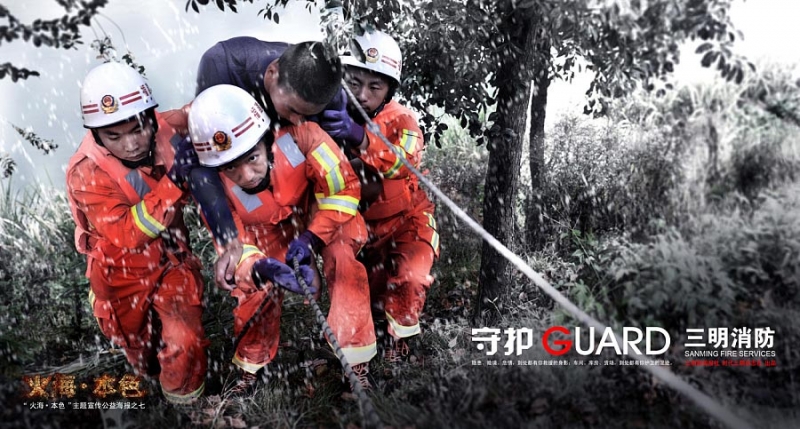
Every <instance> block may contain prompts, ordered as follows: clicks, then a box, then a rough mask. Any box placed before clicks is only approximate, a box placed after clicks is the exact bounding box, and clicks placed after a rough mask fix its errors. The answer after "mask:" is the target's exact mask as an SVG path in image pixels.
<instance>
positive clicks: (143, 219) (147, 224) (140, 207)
mask: <svg viewBox="0 0 800 429" xmlns="http://www.w3.org/2000/svg"><path fill="white" fill-rule="evenodd" d="M131 213H132V214H133V221H134V222H135V223H136V226H137V227H138V228H139V230H141V231H142V232H143V233H145V235H147V236H148V237H150V238H156V237H158V234H159V233H161V231H163V230H165V229H167V228H166V227H165V226H164V225H161V223H160V222H158V221H157V220H155V219H153V217H152V216H150V213H148V212H147V208H146V207H145V205H144V201H139V202H138V203H137V204H136V205H134V206H133V207H131Z"/></svg>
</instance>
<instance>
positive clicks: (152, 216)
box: [66, 112, 187, 277]
mask: <svg viewBox="0 0 800 429" xmlns="http://www.w3.org/2000/svg"><path fill="white" fill-rule="evenodd" d="M156 119H157V121H158V125H159V128H158V133H157V134H156V148H155V167H140V168H137V169H134V170H131V169H129V168H127V167H125V166H124V165H122V163H121V162H120V161H119V160H118V159H117V158H116V157H114V156H113V155H112V154H111V153H110V152H109V151H108V149H106V148H104V147H102V146H100V145H98V144H97V143H96V142H95V140H94V137H93V136H92V133H91V132H88V133H87V134H86V136H85V137H84V139H83V141H82V142H81V145H80V147H79V148H78V150H77V152H76V153H75V154H74V155H73V156H72V158H71V159H70V162H69V165H68V167H67V175H66V176H67V187H68V198H69V203H70V209H71V210H72V216H73V218H74V219H75V223H76V228H75V247H76V249H77V250H78V251H79V252H81V253H83V254H85V255H87V256H88V257H89V258H90V261H89V264H88V266H89V268H87V273H86V274H87V277H88V276H89V274H90V273H89V269H90V268H91V266H92V264H91V259H97V260H98V261H100V262H101V263H103V264H104V265H114V266H125V267H132V268H133V267H135V268H141V267H148V266H152V264H153V261H156V262H157V261H159V260H160V258H161V256H162V253H163V252H164V251H165V249H164V246H163V241H162V237H166V236H168V235H169V234H171V233H174V231H175V229H176V228H177V229H178V230H180V231H181V232H183V233H184V234H185V233H186V227H185V226H184V224H183V216H181V215H180V213H181V212H180V209H181V206H182V199H183V196H184V191H183V190H182V189H181V188H179V187H178V186H176V185H175V184H174V183H173V182H172V181H171V180H170V179H169V178H168V177H167V175H166V174H165V172H166V171H168V170H169V168H170V167H171V166H172V162H173V159H174V155H175V153H174V149H173V146H172V144H171V143H170V139H172V138H180V137H179V136H177V135H176V133H175V130H174V129H173V128H172V127H170V126H169V125H168V124H167V123H166V122H165V121H164V119H163V117H162V115H161V114H160V113H158V112H156ZM154 170H157V172H154ZM157 176H161V177H157ZM170 230H172V231H170ZM186 236H187V235H183V237H186ZM181 244H183V245H185V243H181Z"/></svg>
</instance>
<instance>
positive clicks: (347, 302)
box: [189, 84, 376, 387]
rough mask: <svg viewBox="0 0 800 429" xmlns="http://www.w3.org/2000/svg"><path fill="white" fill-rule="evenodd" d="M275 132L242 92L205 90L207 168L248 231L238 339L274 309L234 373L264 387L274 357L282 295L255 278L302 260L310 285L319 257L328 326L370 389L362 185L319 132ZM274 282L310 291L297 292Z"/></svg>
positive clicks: (199, 109)
mask: <svg viewBox="0 0 800 429" xmlns="http://www.w3.org/2000/svg"><path fill="white" fill-rule="evenodd" d="M270 126H271V124H270V119H269V118H268V117H267V115H266V114H265V112H264V110H263V109H262V108H261V106H260V105H259V104H258V103H257V102H256V100H255V99H254V98H253V97H252V96H251V95H250V94H248V93H247V92H246V91H245V90H243V89H241V88H239V87H236V86H233V85H225V84H223V85H216V86H212V87H210V88H208V89H206V90H205V91H203V92H202V93H200V94H199V95H198V96H197V98H195V100H194V101H193V103H192V109H191V111H190V113H189V132H190V135H191V138H192V142H193V144H194V147H195V150H196V151H197V154H198V158H199V161H200V164H201V165H203V166H206V167H214V168H216V169H217V171H219V172H220V177H221V179H222V181H223V184H224V187H225V192H226V195H227V199H228V201H229V204H230V208H231V211H232V213H233V217H234V220H235V221H236V223H237V224H240V225H242V227H240V228H241V230H240V231H239V236H240V237H243V240H242V241H243V244H244V249H245V250H244V252H243V255H242V258H241V259H240V261H239V264H238V266H237V267H236V276H235V277H236V288H234V289H233V290H232V292H231V293H232V295H233V296H234V297H236V298H237V299H238V302H239V305H238V307H237V308H236V309H235V310H234V315H235V322H234V333H235V334H236V335H237V336H238V335H239V334H240V331H241V329H242V326H243V325H245V324H246V323H247V321H248V320H251V318H253V315H254V313H255V310H256V309H257V308H258V306H259V305H260V303H261V302H263V300H264V299H270V300H271V301H270V302H269V303H268V304H267V307H266V308H265V309H264V316H263V317H262V319H261V320H260V321H257V322H256V323H255V324H254V325H253V327H252V328H250V330H249V331H248V332H247V333H246V334H245V335H244V337H243V338H242V340H241V342H240V343H239V346H238V348H237V350H236V354H235V357H234V364H236V365H237V366H239V367H240V368H241V369H242V370H243V373H242V375H241V377H240V380H242V382H241V383H240V385H245V386H249V385H252V384H253V383H255V381H256V380H257V379H256V377H255V376H254V374H255V373H256V372H257V371H258V370H259V369H261V368H262V367H263V366H264V365H266V364H267V363H268V362H269V361H271V360H272V359H273V358H274V356H275V353H276V351H277V347H278V336H279V332H280V329H279V323H280V314H281V311H280V310H281V301H282V296H283V294H282V291H281V290H280V289H276V288H274V286H270V284H269V283H266V284H265V285H264V287H263V289H259V287H258V283H259V282H258V281H254V280H253V278H256V279H257V278H262V279H268V280H272V279H271V278H270V275H271V273H273V272H281V273H283V272H286V269H287V268H288V267H286V268H284V267H285V265H283V266H281V265H282V264H279V263H276V262H277V261H274V262H270V263H267V262H265V261H269V260H270V259H272V260H285V261H286V263H287V264H288V265H289V266H293V261H294V259H295V258H296V259H297V260H298V261H299V263H300V265H301V269H303V270H304V271H303V277H304V278H305V279H306V282H307V283H310V282H311V281H312V280H313V278H314V271H315V264H314V256H313V254H314V253H316V252H319V253H320V254H321V256H322V260H323V270H324V274H325V278H326V279H327V284H328V289H329V291H330V298H331V307H330V312H329V314H328V324H329V325H330V327H331V329H332V330H333V333H334V334H335V335H336V337H337V339H338V342H339V344H340V346H341V347H342V351H343V352H344V355H345V356H346V357H347V360H348V361H349V363H350V364H351V365H353V369H354V371H355V372H356V374H357V375H359V380H360V381H361V384H362V385H363V386H364V387H369V380H368V379H367V375H368V372H369V369H368V362H369V360H370V359H372V357H373V356H374V355H375V353H376V345H375V330H374V326H373V324H372V318H371V314H370V301H369V285H368V282H367V273H366V271H365V269H364V267H363V265H361V264H360V263H359V262H358V261H357V260H356V254H357V253H358V251H359V249H360V248H361V246H362V245H363V244H364V242H365V241H366V238H367V234H366V225H365V224H364V220H363V218H362V217H361V215H360V214H359V213H358V203H359V193H360V187H359V182H358V178H357V176H356V175H355V173H354V172H353V170H352V168H351V167H350V164H349V163H348V162H347V159H346V158H345V156H344V154H343V153H342V152H341V150H340V149H339V148H338V146H337V145H336V144H335V143H333V141H332V139H331V138H330V137H329V136H328V135H327V134H325V132H324V131H322V130H321V129H320V128H319V127H318V126H317V124H315V123H313V122H300V123H299V124H297V125H286V126H283V127H281V128H279V129H278V130H276V131H272V130H271V127H270ZM312 194H313V197H314V198H313V201H310V200H311V197H310V195H312ZM298 234H299V235H298ZM295 237H296V238H295ZM223 250H224V249H219V251H220V252H222V251H223ZM291 271H292V270H291V269H289V272H291ZM272 283H273V284H274V283H278V285H279V286H283V288H284V289H288V290H291V291H294V292H301V290H300V287H299V285H297V284H287V285H281V284H280V282H279V281H275V280H273V281H272Z"/></svg>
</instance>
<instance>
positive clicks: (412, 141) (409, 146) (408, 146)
mask: <svg viewBox="0 0 800 429" xmlns="http://www.w3.org/2000/svg"><path fill="white" fill-rule="evenodd" d="M417 137H419V136H418V135H417V133H415V132H414V131H411V130H406V129H403V134H402V137H400V146H402V148H403V150H405V151H406V153H407V154H409V155H411V154H413V153H414V150H415V149H416V147H417Z"/></svg>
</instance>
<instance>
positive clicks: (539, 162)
mask: <svg viewBox="0 0 800 429" xmlns="http://www.w3.org/2000/svg"><path fill="white" fill-rule="evenodd" d="M542 39H543V40H541V41H540V42H539V43H537V44H536V56H537V60H538V61H536V64H535V66H534V78H533V100H531V129H530V134H529V137H530V138H529V142H528V144H529V145H530V166H531V187H530V190H529V194H528V197H527V198H526V199H525V201H526V204H525V206H526V210H525V215H526V216H525V232H526V243H527V245H528V249H530V250H535V249H540V248H541V247H542V240H541V237H542V234H541V227H542V213H543V211H542V202H541V196H542V191H543V189H542V184H543V181H544V120H545V113H546V110H547V90H548V88H549V87H550V40H549V39H547V38H542Z"/></svg>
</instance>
